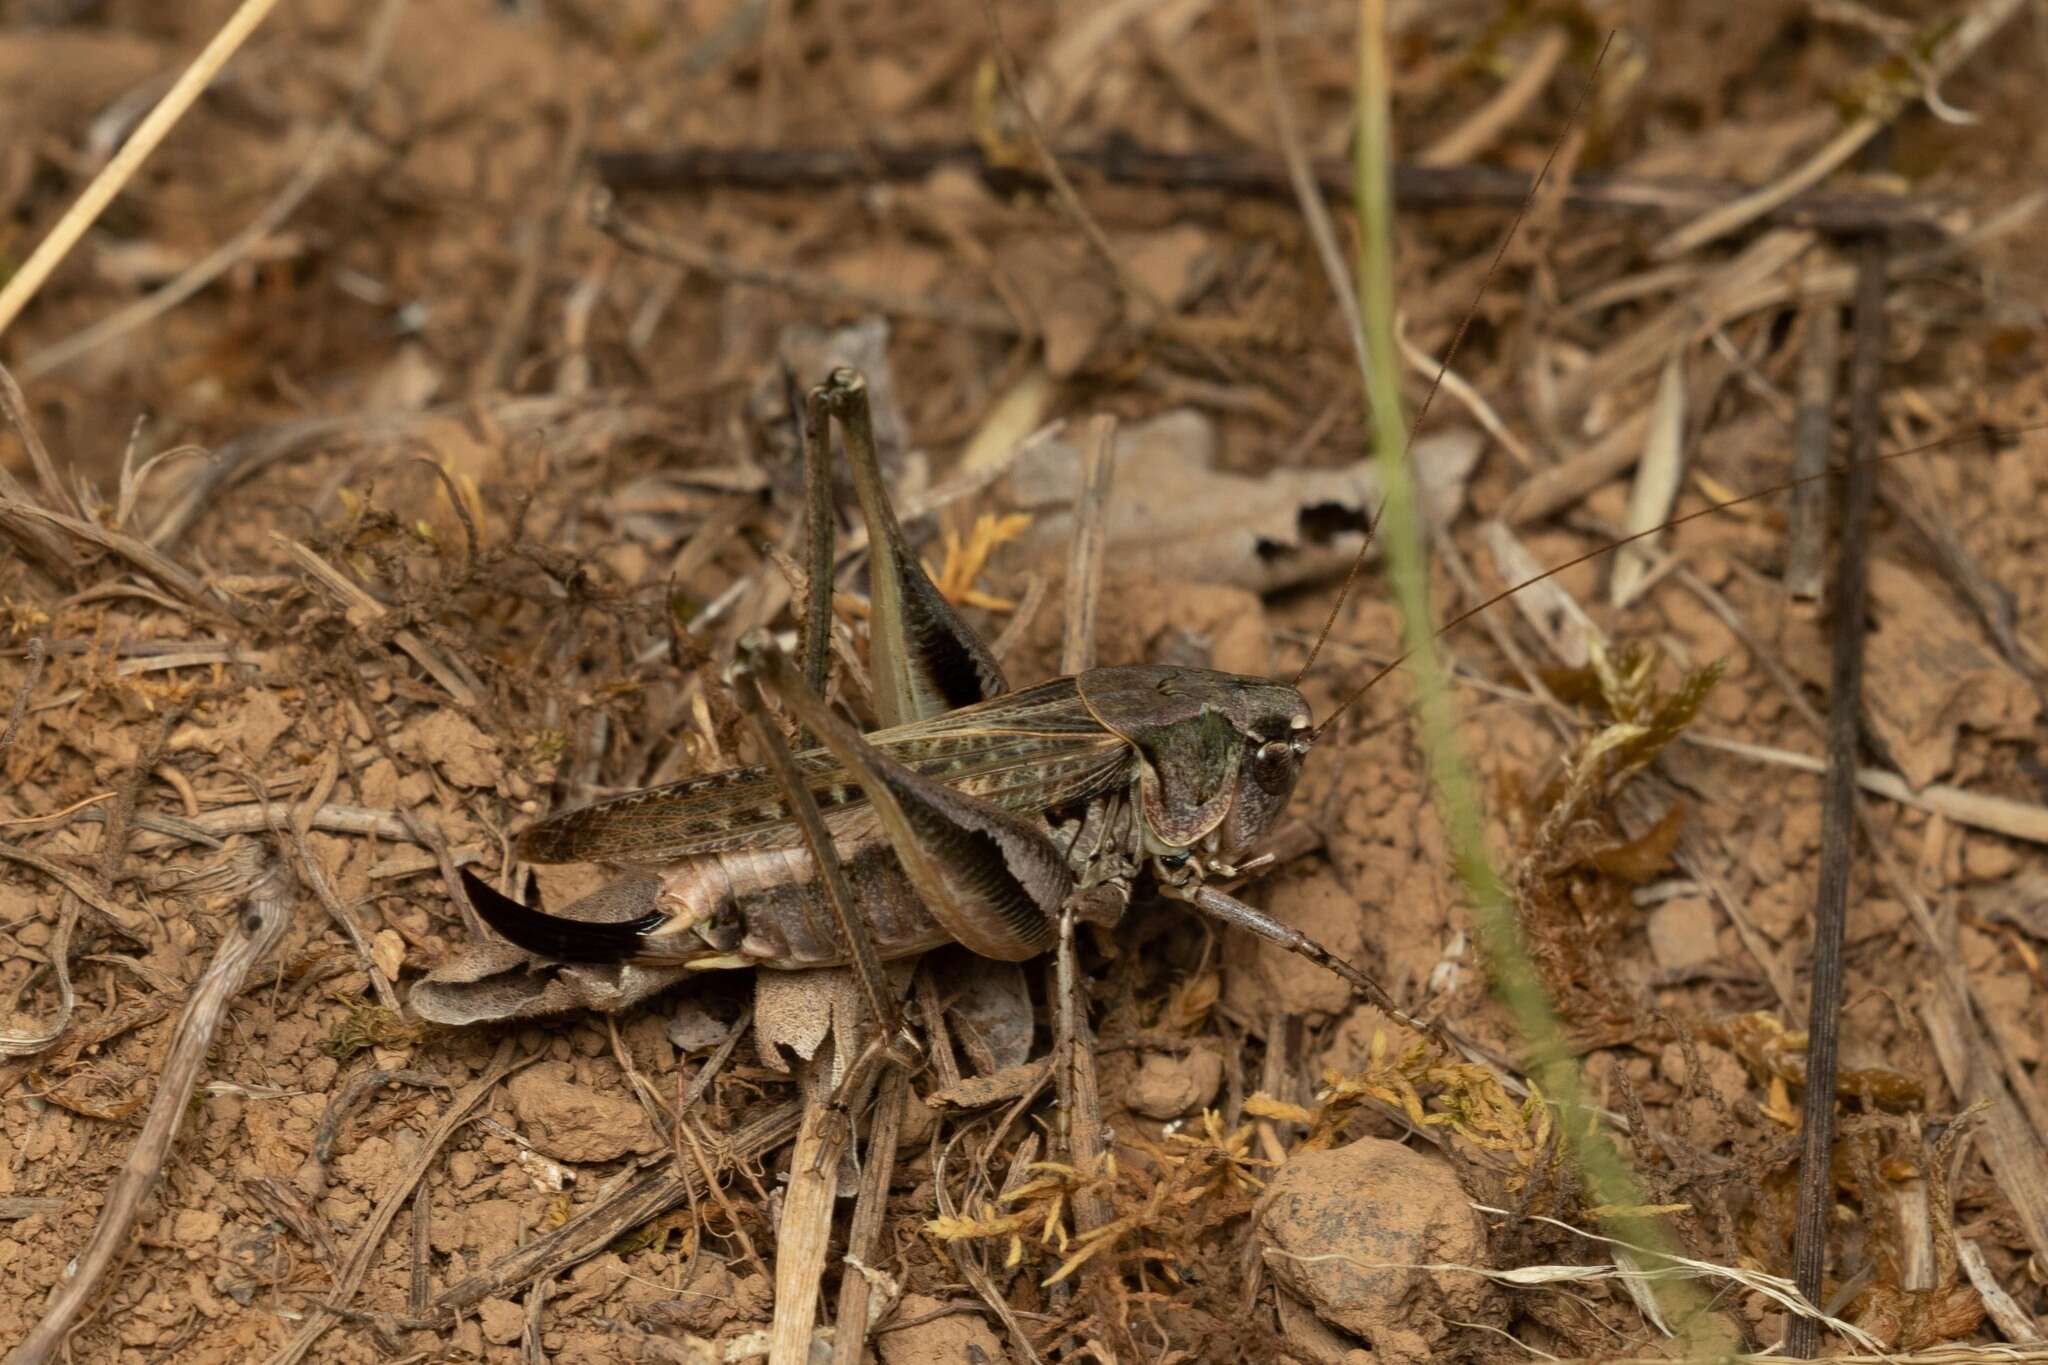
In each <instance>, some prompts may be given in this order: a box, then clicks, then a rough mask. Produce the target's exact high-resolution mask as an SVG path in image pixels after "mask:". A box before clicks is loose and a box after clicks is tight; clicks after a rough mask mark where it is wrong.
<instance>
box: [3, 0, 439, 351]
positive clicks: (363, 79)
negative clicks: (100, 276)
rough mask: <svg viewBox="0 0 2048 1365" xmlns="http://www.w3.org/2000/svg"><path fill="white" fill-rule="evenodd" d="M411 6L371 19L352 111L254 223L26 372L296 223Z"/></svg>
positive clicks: (122, 327)
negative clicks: (291, 223)
mask: <svg viewBox="0 0 2048 1365" xmlns="http://www.w3.org/2000/svg"><path fill="white" fill-rule="evenodd" d="M405 6H406V0H384V4H383V7H382V8H381V9H379V10H378V11H377V14H376V16H375V17H374V18H373V19H372V20H371V21H370V37H369V41H368V43H367V45H366V49H365V52H364V57H363V67H362V75H361V76H360V77H359V79H358V80H357V83H356V91H355V94H354V96H353V97H352V98H351V99H350V101H349V104H348V107H347V108H346V109H344V110H343V112H342V113H341V114H340V115H339V116H338V117H336V118H335V119H334V121H333V122H331V123H330V124H328V125H327V127H326V128H324V129H322V130H321V132H320V135H319V137H318V138H317V139H315V141H314V143H313V147H312V150H311V151H309V152H307V153H306V156H305V158H304V159H303V160H302V161H300V162H299V165H298V169H297V170H295V171H294V172H292V177H291V179H290V180H288V181H286V182H285V184H284V186H283V188H281V189H280V190H278V192H277V194H276V195H275V196H274V197H273V198H272V199H271V200H270V202H269V203H267V204H265V205H264V206H263V209H262V211H261V212H260V213H258V214H257V215H256V216H255V217H254V218H252V219H250V220H249V222H248V224H247V225H246V226H244V227H243V228H242V230H241V231H239V232H237V233H235V235H234V236H232V237H230V238H228V239H227V240H226V241H225V242H222V243H221V244H220V245H219V246H217V247H215V248H214V249H213V250H212V251H209V252H207V253H206V255H204V256H202V257H200V258H199V259H198V260H196V261H194V262H193V263H192V264H191V265H189V266H187V267H186V268H185V269H184V270H182V271H180V272H179V274H178V276H177V277H176V278H175V279H172V280H170V281H169V282H167V283H165V284H163V285H160V286H159V287H158V288H157V289H156V290H155V291H154V292H152V293H150V294H148V295H146V296H145V297H143V298H140V299H137V300H136V301H135V302H134V303H131V304H129V305H128V306H127V307H125V308H122V309H120V310H119V311H117V312H115V313H113V314H112V315H110V316H108V317H105V318H102V319H101V320H100V321H98V322H96V323H93V324H92V325H91V326H90V327H87V328H85V329H84V330H82V331H79V332H76V333H74V334H72V335H71V336H68V337H66V338H64V339H63V340H62V341H59V342H57V343H55V344H54V345H51V346H47V347H45V348H44V349H42V350H40V351H37V352H35V353H34V354H32V355H30V356H29V357H28V358H27V359H26V360H24V361H22V364H21V372H22V373H23V374H24V375H26V376H28V377H29V378H30V379H39V378H41V377H42V376H44V375H47V374H50V373H53V372H54V371H56V370H58V369H60V368H62V367H63V366H65V365H68V364H69V363H71V362H72V361H74V360H76V359H78V357H80V356H82V355H84V354H85V353H86V352H88V351H90V350H92V349H93V348H94V347H97V346H103V345H105V344H106V343H107V342H109V341H112V340H114V339H115V338H116V337H121V336H125V335H127V334H128V333H129V332H132V331H134V330H135V329H136V328H138V327H145V326H147V325H149V324H150V323H151V322H153V321H155V320H156V319H157V318H160V317H162V316H163V315H164V314H165V313H168V312H170V311H171V310H172V309H173V308H176V307H177V306H178V305H179V304H181V303H183V302H184V301H185V300H187V299H189V298H191V297H192V296H193V295H194V294H197V293H198V292H199V291H200V290H202V289H204V288H206V287H207V286H208V285H210V284H212V283H213V282H214V281H215V280H217V279H219V278H220V277H221V276H223V275H225V274H227V273H228V271H230V270H232V269H234V267H235V266H236V265H237V264H238V263H240V262H241V261H242V260H244V259H246V258H247V257H248V255H249V253H250V252H251V251H253V250H255V249H256V248H257V247H258V246H260V245H261V244H262V243H263V242H265V241H266V240H268V239H269V238H270V237H271V236H272V235H273V234H274V233H276V232H277V231H278V229H280V228H282V227H283V226H284V225H285V223H286V222H288V221H290V219H291V216H292V214H294V213H296V212H297V211H298V208H299V205H301V204H303V203H305V202H306V197H307V196H308V195H310V194H311V193H312V192H313V191H314V190H315V189H317V188H319V186H320V184H321V182H322V181H324V180H325V179H326V178H327V175H328V173H329V172H330V171H331V170H332V169H333V168H334V163H335V160H336V159H337V158H338V157H339V156H340V154H341V150H342V148H343V147H345V146H346V145H347V144H348V139H349V137H350V135H351V134H352V133H353V132H354V130H355V121H356V119H357V117H358V116H359V115H360V113H361V109H362V106H363V104H364V103H365V102H366V101H367V98H368V96H369V93H370V91H371V90H372V89H373V88H375V86H376V84H377V80H378V78H379V77H380V76H381V75H382V74H383V71H384V62H385V59H386V58H387V57H388V56H389V55H390V52H391V39H392V35H393V34H394V33H396V32H397V29H398V19H399V16H400V15H402V14H403V13H404V12H405ZM238 17H239V16H238ZM225 31H226V30H223V32H225ZM137 136H138V137H139V136H140V134H139V133H138V134H137ZM5 326H6V323H5V321H4V315H0V329H4V328H5Z"/></svg>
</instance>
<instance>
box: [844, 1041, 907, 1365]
mask: <svg viewBox="0 0 2048 1365" xmlns="http://www.w3.org/2000/svg"><path fill="white" fill-rule="evenodd" d="M906 1101H910V1102H913V1103H914V1102H915V1100H914V1097H913V1096H912V1095H911V1093H910V1073H909V1072H908V1071H905V1070H904V1069H903V1068H901V1067H890V1068H889V1069H888V1070H887V1071H886V1072H884V1073H883V1075H882V1083H881V1086H880V1087H879V1088H878V1089H877V1091H876V1093H875V1107H874V1109H873V1110H871V1111H870V1112H872V1113H873V1115H874V1119H873V1121H872V1122H871V1123H870V1124H869V1125H868V1147H867V1164H866V1165H865V1166H863V1167H862V1169H861V1173H860V1194H859V1195H858V1196H857V1197H856V1198H855V1199H854V1203H853V1225H852V1226H851V1227H849V1228H848V1229H847V1232H846V1260H847V1266H846V1273H845V1274H844V1275H843V1276H842V1277H841V1278H840V1281H839V1312H838V1314H837V1316H835V1317H834V1318H833V1331H832V1365H860V1362H861V1357H862V1353H863V1352H864V1350H865V1349H866V1347H867V1341H868V1298H869V1295H870V1292H871V1289H872V1286H870V1285H869V1283H868V1277H867V1276H865V1275H863V1274H861V1273H860V1270H859V1268H858V1267H857V1266H855V1265H854V1264H853V1262H855V1261H861V1262H863V1263H865V1262H867V1261H869V1260H872V1259H873V1258H874V1254H875V1239H876V1238H877V1237H879V1236H880V1235H881V1232H882V1214H883V1213H884V1211H885V1210H886V1209H887V1207H888V1203H889V1181H890V1180H891V1179H892V1178H893V1177H894V1175H895V1174H896V1143H897V1139H898V1138H899V1137H900V1136H901V1135H902V1132H903V1105H904V1103H905V1102H906Z"/></svg>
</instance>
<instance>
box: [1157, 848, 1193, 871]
mask: <svg viewBox="0 0 2048 1365" xmlns="http://www.w3.org/2000/svg"><path fill="white" fill-rule="evenodd" d="M1159 865H1160V866H1161V867H1163V868H1165V869H1166V870H1167V871H1169V872H1178V871H1180V870H1181V869H1182V868H1184V867H1186V866H1187V865H1188V855H1187V852H1186V850H1182V851H1181V852H1179V853H1162V854H1160V855H1159Z"/></svg>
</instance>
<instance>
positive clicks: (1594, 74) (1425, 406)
mask: <svg viewBox="0 0 2048 1365" xmlns="http://www.w3.org/2000/svg"><path fill="white" fill-rule="evenodd" d="M1612 46H1614V30H1613V29H1609V30H1608V31H1607V40H1606V41H1605V42H1603V43H1601V44H1600V55H1599V56H1597V57H1595V58H1594V59H1593V70H1592V71H1591V72H1590V73H1589V74H1588V75H1587V77H1586V84H1585V87H1584V88H1583V89H1581V90H1580V91H1579V98H1578V100H1577V102H1576V103H1574V104H1573V105H1572V115H1571V117H1570V118H1568V119H1566V120H1565V124H1564V127H1563V128H1561V129H1559V130H1558V134H1557V137H1556V139H1555V140H1554V141H1552V142H1551V144H1550V152H1549V154H1548V155H1547V156H1545V157H1544V158H1543V168H1542V169H1541V170H1539V171H1538V172H1537V173H1536V179H1535V180H1534V181H1532V182H1531V183H1530V185H1529V192H1528V193H1527V194H1526V195H1524V196H1522V202H1521V204H1520V205H1519V206H1518V207H1517V208H1516V209H1515V216H1514V219H1513V221H1511V222H1510V223H1509V224H1508V228H1507V231H1506V232H1504V233H1502V234H1501V239H1500V245H1499V246H1497V247H1495V248H1494V250H1493V259H1492V260H1491V261H1488V262H1487V264H1486V274H1485V275H1483V276H1481V277H1480V280H1479V288H1478V289H1477V290H1476V291H1474V293H1473V295H1472V301H1471V302H1470V303H1469V304H1467V305H1465V312H1464V315H1463V316H1462V317H1460V318H1459V319H1458V330H1457V331H1455V332H1453V333H1452V334H1451V344H1450V345H1449V346H1446V347H1445V348H1444V354H1443V359H1442V360H1440V361H1438V362H1437V367H1436V377H1435V378H1433V379H1431V380H1430V381H1429V392H1428V393H1426V394H1424V395H1423V396H1422V406H1420V407H1418V408H1417V409H1416V410H1415V420H1414V421H1412V422H1410V423H1409V424H1408V447H1409V449H1411V450H1412V449H1414V447H1415V433H1416V432H1418V431H1420V430H1421V429H1422V419H1423V418H1425V417H1427V416H1428V415H1429V406H1430V404H1431V403H1434V402H1435V401H1436V394H1437V390H1438V389H1440V388H1442V387H1443V382H1444V375H1445V374H1446V373H1448V372H1449V371H1450V368H1451V361H1453V360H1455V359H1456V358H1457V355H1458V348H1459V347H1460V346H1462V345H1464V344H1465V333H1466V332H1468V331H1470V330H1471V328H1472V319H1473V318H1475V317H1477V316H1478V315H1479V305H1480V304H1481V303H1483V302H1485V301H1486V291H1487V290H1488V289H1489V288H1491V287H1492V285H1493V277H1494V275H1495V274H1497V273H1498V272H1499V270H1500V263H1501V261H1503V260H1504V259H1506V257H1507V254H1508V247H1510V246H1511V245H1513V244H1514V240H1515V234H1516V233H1517V232H1519V231H1521V228H1522V220H1523V219H1524V218H1526V217H1528V216H1529V209H1530V206H1531V205H1533V204H1534V203H1535V202H1536V196H1537V195H1538V194H1540V193H1542V191H1543V183H1544V181H1546V180H1547V179H1549V177H1550V168H1551V166H1553V165H1554V164H1556V162H1557V156H1558V153H1559V152H1561V151H1562V150H1564V140H1565V139H1566V138H1568V137H1570V136H1571V134H1572V130H1573V129H1575V128H1577V127H1578V126H1579V118H1580V116H1581V115H1582V114H1583V113H1584V112H1585V109H1586V97H1587V96H1588V95H1590V94H1591V93H1592V92H1593V87H1594V86H1595V84H1597V83H1598V81H1599V79H1600V67H1601V64H1602V63H1604V62H1605V61H1606V60H1607V49H1608V48H1610V47H1612ZM1331 283H1332V284H1333V285H1340V286H1341V284H1342V282H1341V281H1337V280H1332V281H1331ZM1361 354H1363V353H1362V352H1361ZM1773 491H1775V490H1773ZM1385 508H1386V504H1385V502H1384V501H1382V503H1381V504H1380V506H1378V507H1375V508H1374V509H1373V513H1372V519H1371V520H1369V521H1368V522H1366V524H1365V540H1364V541H1363V542H1361V543H1360V545H1359V547H1358V553H1357V554H1356V555H1354V556H1352V559H1351V568H1350V569H1349V570H1347V571H1346V572H1345V574H1344V583H1343V586H1341V587H1340V588H1338V589H1337V600H1336V601H1335V602H1332V603H1331V604H1330V614H1329V615H1328V616H1326V617H1324V618H1323V628H1322V629H1321V630H1319V631H1317V632H1316V642H1315V644H1314V645H1312V646H1310V648H1309V651H1308V658H1306V659H1304V660H1303V661H1302V665H1301V667H1300V668H1298V669H1296V670H1295V672H1294V677H1293V679H1292V685H1293V686H1296V687H1299V686H1300V685H1301V680H1302V679H1303V678H1305V677H1307V676H1308V671H1309V669H1311V668H1313V667H1314V666H1315V662H1316V656H1317V655H1319V654H1321V653H1322V652H1323V645H1324V644H1325V643H1326V642H1328V640H1329V638H1330V632H1331V631H1332V630H1334V629H1335V628H1336V625H1337V617H1338V615H1339V614H1341V613H1342V612H1343V610H1344V603H1345V602H1346V601H1347V600H1348V599H1349V598H1350V596H1351V585H1352V584H1354V583H1356V582H1357V581H1358V574H1359V571H1360V570H1362V569H1363V568H1364V567H1365V557H1366V555H1367V553H1369V552H1370V551H1371V549H1372V542H1373V533H1374V532H1375V531H1377V530H1378V529H1379V524H1380V513H1381V512H1382V511H1384V510H1385ZM1401 657H1402V658H1406V657H1407V655H1405V654H1404V655H1402V656H1401Z"/></svg>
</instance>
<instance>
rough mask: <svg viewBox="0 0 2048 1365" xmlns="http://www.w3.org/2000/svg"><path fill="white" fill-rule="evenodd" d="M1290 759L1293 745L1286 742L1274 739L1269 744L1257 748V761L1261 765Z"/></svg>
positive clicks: (1292, 753)
mask: <svg viewBox="0 0 2048 1365" xmlns="http://www.w3.org/2000/svg"><path fill="white" fill-rule="evenodd" d="M1292 757H1294V745H1293V744H1291V743H1290V742H1288V741H1287V740H1284V739H1276V740H1273V741H1272V742H1271V743H1268V744H1261V745H1260V746H1259V761H1260V762H1261V763H1278V762H1280V761H1281V760H1282V759H1287V758H1292Z"/></svg>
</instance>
